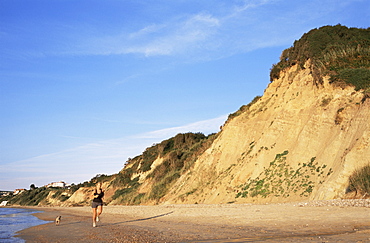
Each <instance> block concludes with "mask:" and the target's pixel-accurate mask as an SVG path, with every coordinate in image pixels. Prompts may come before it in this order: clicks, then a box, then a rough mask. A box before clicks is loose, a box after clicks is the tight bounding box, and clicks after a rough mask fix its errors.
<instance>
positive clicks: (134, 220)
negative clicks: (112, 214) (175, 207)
mask: <svg viewBox="0 0 370 243" xmlns="http://www.w3.org/2000/svg"><path fill="white" fill-rule="evenodd" d="M173 212H174V211H171V212H168V213H164V214H159V215H156V216H152V217H148V218H142V219H133V220H127V221H122V222H117V223H112V224H109V225H118V224H124V223H132V222H138V221H145V220H150V219H155V218H160V217H164V216H166V215H169V214H172V213H173Z"/></svg>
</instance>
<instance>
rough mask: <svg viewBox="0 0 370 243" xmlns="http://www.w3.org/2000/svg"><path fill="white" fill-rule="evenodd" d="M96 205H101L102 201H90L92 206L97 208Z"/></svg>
mask: <svg viewBox="0 0 370 243" xmlns="http://www.w3.org/2000/svg"><path fill="white" fill-rule="evenodd" d="M98 206H103V203H101V202H92V203H91V207H92V208H97V207H98Z"/></svg>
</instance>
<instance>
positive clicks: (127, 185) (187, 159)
mask: <svg viewBox="0 0 370 243" xmlns="http://www.w3.org/2000/svg"><path fill="white" fill-rule="evenodd" d="M216 136H217V135H215V134H211V135H209V136H205V135H204V134H202V133H185V134H177V135H176V136H175V137H172V138H170V139H167V140H164V141H163V142H161V143H159V144H156V145H153V146H152V147H149V148H147V149H146V150H145V151H144V152H143V154H141V155H139V156H137V157H135V158H133V159H130V160H129V161H128V162H127V164H126V166H125V168H123V169H122V170H121V171H120V173H118V175H117V176H116V178H115V179H114V180H113V181H112V185H114V186H116V187H120V188H122V189H120V190H117V191H116V193H115V195H114V196H113V198H112V199H113V200H115V202H117V203H120V204H129V205H130V204H139V203H143V202H147V201H154V202H158V201H159V200H160V199H161V198H162V197H163V196H165V194H166V193H167V192H168V190H169V188H170V187H171V185H173V183H175V182H176V181H177V179H178V178H180V176H181V174H182V173H184V172H186V171H187V170H188V169H189V168H191V167H192V165H193V163H194V162H195V160H196V159H197V158H198V156H199V155H200V154H202V153H203V152H204V151H205V150H206V149H207V148H208V147H209V146H210V145H211V144H212V142H213V140H214V139H215V138H216ZM157 159H158V160H161V162H160V163H158V164H153V163H154V162H155V161H156V160H157ZM140 174H141V175H144V174H146V181H147V182H150V183H148V186H149V187H150V188H147V189H142V190H140V189H139V187H140V186H141V184H140V182H139V176H140ZM142 191H146V192H145V193H144V192H142Z"/></svg>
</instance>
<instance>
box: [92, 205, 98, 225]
mask: <svg viewBox="0 0 370 243" xmlns="http://www.w3.org/2000/svg"><path fill="white" fill-rule="evenodd" d="M92 211H93V227H96V217H97V208H93V209H92Z"/></svg>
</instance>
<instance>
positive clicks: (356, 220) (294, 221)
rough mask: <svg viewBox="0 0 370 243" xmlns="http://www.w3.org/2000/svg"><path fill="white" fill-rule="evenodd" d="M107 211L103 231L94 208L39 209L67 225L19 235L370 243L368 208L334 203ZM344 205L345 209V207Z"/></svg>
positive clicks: (37, 239) (45, 216) (68, 239)
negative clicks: (95, 219) (95, 223)
mask: <svg viewBox="0 0 370 243" xmlns="http://www.w3.org/2000/svg"><path fill="white" fill-rule="evenodd" d="M311 205H312V204H305V203H287V204H268V205H253V204H218V205H202V204H195V205H160V206H106V207H104V211H103V214H102V215H101V220H100V222H99V223H98V227H96V228H93V227H92V220H91V208H90V207H71V208H66V207H37V209H38V210H41V211H43V212H42V213H37V214H35V216H37V217H38V218H40V219H42V220H47V221H54V219H55V217H56V216H58V215H62V222H61V224H60V225H59V226H55V224H54V222H51V223H48V224H44V225H39V226H35V227H32V228H28V229H26V230H23V231H21V232H19V235H18V236H19V237H21V238H23V239H25V240H26V242H370V208H369V204H366V205H365V206H364V205H361V206H360V207H353V206H351V207H348V206H343V205H346V204H336V205H339V206H332V205H334V204H332V203H324V204H322V203H321V204H318V205H320V206H317V205H314V206H311ZM340 205H341V206H340Z"/></svg>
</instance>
